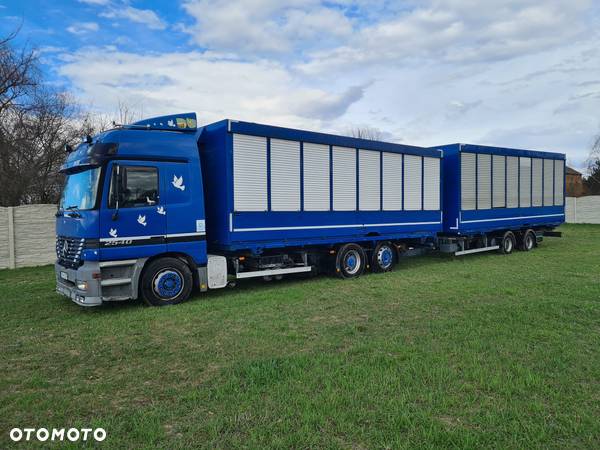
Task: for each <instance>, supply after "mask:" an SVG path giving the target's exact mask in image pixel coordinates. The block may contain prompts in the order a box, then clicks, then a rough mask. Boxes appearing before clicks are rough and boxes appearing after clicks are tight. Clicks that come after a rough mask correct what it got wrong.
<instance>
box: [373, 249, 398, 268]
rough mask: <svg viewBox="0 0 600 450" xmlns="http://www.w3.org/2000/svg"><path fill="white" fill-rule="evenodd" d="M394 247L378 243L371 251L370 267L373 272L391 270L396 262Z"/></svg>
mask: <svg viewBox="0 0 600 450" xmlns="http://www.w3.org/2000/svg"><path fill="white" fill-rule="evenodd" d="M395 254H396V252H395V250H394V247H392V245H391V244H390V243H389V242H380V243H379V244H377V246H376V247H375V250H373V257H372V261H371V265H372V267H373V271H374V272H387V271H388V270H392V267H394V263H395V262H396V258H395Z"/></svg>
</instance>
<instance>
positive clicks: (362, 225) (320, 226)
mask: <svg viewBox="0 0 600 450" xmlns="http://www.w3.org/2000/svg"><path fill="white" fill-rule="evenodd" d="M441 223H442V222H404V223H368V224H358V225H306V226H299V227H264V228H234V229H233V231H234V232H246V231H286V230H320V229H330V228H366V227H395V226H410V225H439V224H441Z"/></svg>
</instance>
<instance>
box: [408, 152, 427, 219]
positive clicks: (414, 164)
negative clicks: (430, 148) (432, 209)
mask: <svg viewBox="0 0 600 450" xmlns="http://www.w3.org/2000/svg"><path fill="white" fill-rule="evenodd" d="M421 162H422V158H421V157H420V156H415V155H404V209H405V210H407V211H415V210H420V209H422V208H421V195H422V194H421V193H422V185H423V182H422V168H421Z"/></svg>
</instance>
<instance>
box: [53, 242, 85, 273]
mask: <svg viewBox="0 0 600 450" xmlns="http://www.w3.org/2000/svg"><path fill="white" fill-rule="evenodd" d="M84 247H85V239H84V238H68V237H65V236H58V237H57V238H56V257H57V258H58V263H59V264H60V265H61V266H64V267H70V268H71V269H77V268H78V267H79V266H80V265H81V264H82V261H81V252H82V251H83V249H84Z"/></svg>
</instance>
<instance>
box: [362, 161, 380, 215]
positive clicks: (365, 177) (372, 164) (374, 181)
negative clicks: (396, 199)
mask: <svg viewBox="0 0 600 450" xmlns="http://www.w3.org/2000/svg"><path fill="white" fill-rule="evenodd" d="M380 157H381V152H377V151H371V150H359V151H358V165H359V166H358V179H359V191H358V202H359V206H360V210H361V211H379V210H380V209H381V193H380V188H381V184H380V183H381V179H380V176H381V174H380V160H379V158H380Z"/></svg>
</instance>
